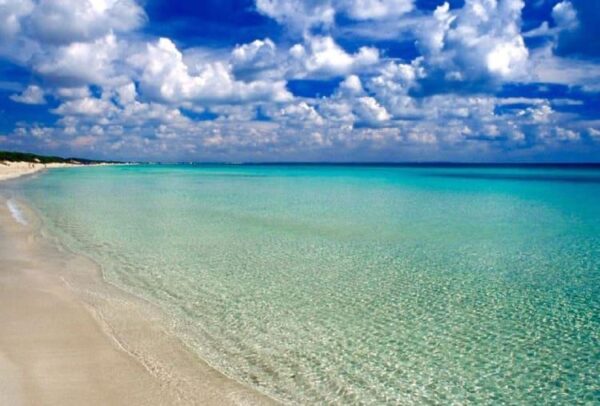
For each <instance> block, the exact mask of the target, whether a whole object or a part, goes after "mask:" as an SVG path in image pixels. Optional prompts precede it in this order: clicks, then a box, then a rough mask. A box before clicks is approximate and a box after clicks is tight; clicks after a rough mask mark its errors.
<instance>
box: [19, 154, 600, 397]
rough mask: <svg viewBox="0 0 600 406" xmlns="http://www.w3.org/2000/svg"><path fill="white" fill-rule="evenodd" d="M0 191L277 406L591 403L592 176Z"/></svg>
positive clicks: (243, 169)
mask: <svg viewBox="0 0 600 406" xmlns="http://www.w3.org/2000/svg"><path fill="white" fill-rule="evenodd" d="M9 187H10V188H11V190H12V193H14V194H15V195H17V196H22V197H25V198H26V199H27V201H29V202H30V203H31V204H33V206H34V207H35V208H36V209H37V210H38V211H39V212H40V214H41V216H42V218H43V220H44V222H45V224H46V227H47V228H48V229H49V231H50V232H51V233H52V234H53V235H55V236H57V237H58V238H59V239H61V240H62V241H63V242H64V243H65V244H66V245H67V246H69V247H70V248H72V249H74V250H75V251H78V252H84V253H86V254H88V255H90V256H92V257H93V258H94V259H95V260H97V261H98V262H99V263H100V264H102V266H103V268H104V271H105V277H106V278H107V279H108V280H110V281H111V282H113V283H115V284H116V285H118V286H121V287H123V288H124V289H126V290H128V291H131V292H134V293H136V294H138V295H140V296H143V297H144V298H147V299H148V300H150V301H152V302H154V303H156V304H158V305H160V306H161V307H162V308H163V309H164V310H165V312H167V313H168V314H169V315H171V316H172V319H173V320H174V322H175V324H176V328H177V332H178V334H180V335H182V336H183V337H184V338H185V340H186V341H187V342H188V343H189V344H190V345H191V346H192V347H193V348H194V349H195V350H196V351H197V352H198V353H199V354H200V355H201V356H202V357H203V358H204V359H206V360H207V361H208V362H209V363H211V364H212V365H214V366H215V367H217V368H218V369H220V370H222V371H224V372H226V373H227V374H229V375H230V376H233V377H235V378H237V379H239V380H241V381H243V382H246V383H248V384H249V385H251V386H254V387H257V388H259V389H261V390H263V391H265V392H267V393H269V394H272V395H273V396H274V397H277V398H279V399H283V400H285V401H286V402H289V403H302V404H312V403H332V404H398V403H401V404H407V403H408V404H410V403H418V404H422V403H427V402H429V403H442V404H447V403H472V404H492V403H493V404H498V403H507V404H538V403H553V404H575V403H584V402H589V403H596V402H600V380H599V378H598V376H599V375H600V203H599V202H600V170H599V169H598V168H571V169H559V168H517V167H500V168H498V167H435V166H428V167H360V166H348V167H343V166H184V165H181V166H130V167H96V168H77V169H72V168H69V169H55V170H52V171H50V172H48V173H46V174H44V175H42V176H38V177H34V178H30V179H26V180H22V181H19V182H13V183H11V184H10V186H9Z"/></svg>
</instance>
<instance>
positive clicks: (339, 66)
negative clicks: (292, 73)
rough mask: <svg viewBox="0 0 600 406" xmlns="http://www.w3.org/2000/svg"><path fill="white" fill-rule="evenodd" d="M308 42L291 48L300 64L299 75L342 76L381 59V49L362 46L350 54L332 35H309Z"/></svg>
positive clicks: (291, 52)
mask: <svg viewBox="0 0 600 406" xmlns="http://www.w3.org/2000/svg"><path fill="white" fill-rule="evenodd" d="M306 42H307V43H306V44H305V45H303V44H296V45H294V46H293V47H292V48H290V51H289V52H290V56H291V57H292V58H294V59H295V60H296V61H297V62H298V65H299V66H300V70H299V72H297V74H296V75H297V76H300V77H302V76H341V75H346V74H349V73H351V72H354V71H357V70H359V69H363V68H365V67H369V66H371V65H374V64H376V63H377V62H378V61H379V50H378V49H377V48H371V47H361V48H360V49H359V50H358V51H357V52H356V53H354V54H349V53H347V52H346V51H345V50H344V49H342V48H341V47H340V46H339V45H338V44H336V43H335V41H334V40H333V38H332V37H330V36H314V37H308V38H307V41H306Z"/></svg>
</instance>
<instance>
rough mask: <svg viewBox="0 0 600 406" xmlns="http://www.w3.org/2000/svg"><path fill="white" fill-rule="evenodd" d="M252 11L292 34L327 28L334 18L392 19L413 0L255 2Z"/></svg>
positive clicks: (282, 0)
mask: <svg viewBox="0 0 600 406" xmlns="http://www.w3.org/2000/svg"><path fill="white" fill-rule="evenodd" d="M256 8H257V10H258V11H259V12H261V13H262V14H264V15H267V16H269V17H271V18H273V19H275V20H276V21H277V22H279V23H280V24H282V25H285V26H287V27H289V28H290V29H291V30H292V31H296V32H299V33H306V32H307V31H310V29H311V28H314V27H317V28H325V29H327V28H330V27H331V26H333V25H334V23H335V18H336V15H343V16H345V17H347V18H349V19H352V20H356V21H362V20H382V19H394V18H397V17H399V16H402V15H404V14H406V13H408V12H410V11H412V10H413V9H414V0H257V1H256Z"/></svg>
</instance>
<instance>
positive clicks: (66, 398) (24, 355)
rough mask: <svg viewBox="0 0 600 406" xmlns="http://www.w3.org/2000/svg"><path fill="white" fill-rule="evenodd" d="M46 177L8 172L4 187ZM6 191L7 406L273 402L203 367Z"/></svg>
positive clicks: (2, 230) (0, 360)
mask: <svg viewBox="0 0 600 406" xmlns="http://www.w3.org/2000/svg"><path fill="white" fill-rule="evenodd" d="M1 167H2V166H1V165H0V168H1ZM43 169H45V166H42V165H34V166H33V167H28V166H25V165H11V166H10V168H9V170H8V171H7V170H5V171H4V173H3V179H6V178H7V177H16V176H20V175H25V174H31V173H35V172H36V171H39V170H43ZM1 188H2V184H0V325H2V328H1V329H0V404H3V405H4V404H6V405H9V404H10V405H81V404H107V405H108V404H110V405H121V404H122V405H172V404H202V405H212V404H214V405H225V404H232V405H233V404H270V403H273V402H272V401H271V400H270V399H269V398H266V397H264V396H262V395H261V394H259V393H258V392H255V391H253V390H250V389H248V388H246V387H245V386H243V385H241V384H239V383H237V382H235V381H234V380H232V379H229V378H227V377H225V376H224V375H222V374H221V373H219V372H217V371H216V370H214V369H213V368H211V367H210V366H208V365H207V364H206V363H204V362H203V361H202V360H201V359H199V358H198V357H197V356H196V355H195V354H193V353H192V352H190V351H189V350H188V349H187V348H186V347H185V346H184V345H183V344H182V343H181V342H180V341H179V340H178V339H176V338H174V337H173V336H172V335H170V334H169V333H167V332H166V329H165V328H164V324H165V323H166V321H165V319H164V317H163V316H162V315H161V313H160V311H158V310H157V309H153V308H152V306H150V305H149V304H147V303H145V302H143V301H141V300H138V299H137V298H134V297H132V296H131V295H129V294H126V293H124V292H122V291H121V290H119V289H117V288H115V287H114V286H111V285H109V284H107V283H105V282H104V281H103V279H102V275H101V272H100V270H99V268H98V267H97V265H96V264H94V263H93V262H92V261H90V260H88V259H86V258H83V257H81V256H77V255H74V254H72V253H70V252H68V251H66V250H65V249H64V248H62V247H60V246H57V245H56V244H55V243H54V242H53V241H52V240H51V239H49V238H46V237H43V236H42V235H41V234H40V230H39V224H36V221H35V220H33V221H32V219H35V214H34V213H33V212H29V211H28V208H27V207H26V205H25V204H24V203H23V202H16V201H15V200H13V199H8V198H6V197H5V196H2V189H1ZM22 212H25V213H26V214H25V215H23V214H22ZM19 213H20V214H19ZM25 219H27V220H25Z"/></svg>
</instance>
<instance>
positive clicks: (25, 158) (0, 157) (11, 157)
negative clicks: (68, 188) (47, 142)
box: [0, 151, 117, 165]
mask: <svg viewBox="0 0 600 406" xmlns="http://www.w3.org/2000/svg"><path fill="white" fill-rule="evenodd" d="M1 161H9V162H19V161H20V162H34V163H42V164H50V163H72V164H84V165H89V164H98V163H117V162H115V161H97V160H92V159H81V158H62V157H58V156H44V155H36V154H30V153H27V152H12V151H0V162H1Z"/></svg>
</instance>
